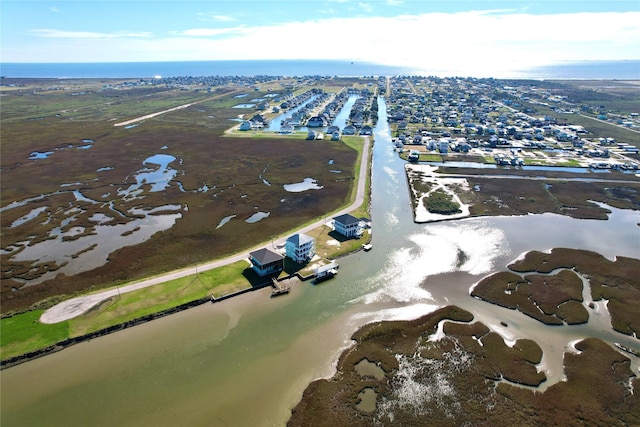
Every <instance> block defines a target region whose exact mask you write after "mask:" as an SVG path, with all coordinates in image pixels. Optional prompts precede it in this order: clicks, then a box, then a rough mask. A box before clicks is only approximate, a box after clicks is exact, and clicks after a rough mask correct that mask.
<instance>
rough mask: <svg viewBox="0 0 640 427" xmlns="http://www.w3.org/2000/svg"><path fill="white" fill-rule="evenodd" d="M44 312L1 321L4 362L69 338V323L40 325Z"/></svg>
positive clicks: (0, 352) (35, 312) (30, 313)
mask: <svg viewBox="0 0 640 427" xmlns="http://www.w3.org/2000/svg"><path fill="white" fill-rule="evenodd" d="M43 312H44V310H33V311H29V312H27V313H22V314H19V315H17V316H13V317H7V318H4V319H0V330H1V331H2V333H1V334H0V346H1V347H0V355H1V356H0V358H1V359H2V360H5V359H8V358H11V357H13V356H18V355H21V354H24V353H27V352H30V351H35V350H39V349H41V348H44V347H47V346H50V345H53V344H55V343H57V342H60V341H62V340H63V339H65V338H68V337H69V322H61V323H56V324H54V325H45V324H43V323H40V316H41V315H42V313H43Z"/></svg>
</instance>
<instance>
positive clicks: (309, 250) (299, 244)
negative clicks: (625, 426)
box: [284, 233, 316, 264]
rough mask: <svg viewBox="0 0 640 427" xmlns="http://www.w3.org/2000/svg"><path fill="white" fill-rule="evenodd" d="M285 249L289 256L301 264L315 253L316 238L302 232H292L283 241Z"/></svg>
mask: <svg viewBox="0 0 640 427" xmlns="http://www.w3.org/2000/svg"><path fill="white" fill-rule="evenodd" d="M284 247H285V251H286V254H287V256H288V257H289V258H291V259H292V260H294V261H295V262H297V263H298V264H303V263H306V262H309V261H310V260H311V259H312V258H313V257H314V255H315V254H316V239H314V238H313V237H310V236H307V235H306V234H303V233H298V234H294V235H293V236H291V237H289V238H288V239H287V241H286V242H285V245H284Z"/></svg>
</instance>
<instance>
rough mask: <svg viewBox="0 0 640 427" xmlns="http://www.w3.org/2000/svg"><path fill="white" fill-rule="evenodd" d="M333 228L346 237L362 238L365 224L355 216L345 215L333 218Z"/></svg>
mask: <svg viewBox="0 0 640 427" xmlns="http://www.w3.org/2000/svg"><path fill="white" fill-rule="evenodd" d="M333 228H334V229H335V230H336V231H337V232H338V233H340V234H342V235H343V236H345V237H360V236H361V235H362V233H363V231H364V222H363V221H361V220H360V219H358V218H356V217H355V216H353V215H349V214H344V215H340V216H337V217H335V218H333Z"/></svg>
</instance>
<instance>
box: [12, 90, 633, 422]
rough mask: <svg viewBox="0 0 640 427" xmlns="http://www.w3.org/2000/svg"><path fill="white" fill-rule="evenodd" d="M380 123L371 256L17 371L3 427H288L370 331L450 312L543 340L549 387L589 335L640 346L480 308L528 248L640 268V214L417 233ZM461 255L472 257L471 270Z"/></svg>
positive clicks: (439, 227) (516, 220)
mask: <svg viewBox="0 0 640 427" xmlns="http://www.w3.org/2000/svg"><path fill="white" fill-rule="evenodd" d="M379 114H380V121H379V123H378V126H377V128H376V129H375V135H376V141H375V146H374V156H373V171H372V174H373V176H372V212H371V217H372V220H373V229H372V230H373V242H372V243H373V249H372V250H371V251H370V252H359V253H357V254H354V255H352V256H349V257H346V258H343V259H341V260H340V261H339V262H340V274H338V276H336V277H335V278H334V279H332V280H330V281H327V282H324V283H322V284H320V285H312V284H311V283H309V282H305V283H302V284H300V285H299V286H294V287H293V288H292V290H291V293H290V294H288V295H286V296H283V297H279V298H269V291H268V290H264V292H263V291H257V292H252V293H249V294H245V295H242V296H239V297H236V298H232V299H230V300H227V301H224V302H222V303H218V304H206V305H204V306H200V307H197V308H194V309H191V310H187V311H184V312H181V313H178V314H175V315H172V316H168V317H165V318H163V319H159V320H155V321H153V322H150V323H147V324H144V325H141V326H136V327H134V328H131V329H128V330H125V331H122V332H118V333H114V334H112V335H109V336H106V337H102V338H99V339H95V340H92V341H91V342H87V343H83V344H79V345H75V346H72V347H70V348H67V349H65V350H63V351H60V352H58V353H55V354H52V355H49V356H46V357H43V358H40V359H37V360H34V361H31V362H28V363H25V364H22V365H18V366H16V367H13V368H9V369H6V370H4V371H2V372H0V375H1V384H2V402H1V416H2V425H3V427H8V426H25V425H49V426H58V425H60V426H62V425H64V426H71V425H91V426H113V425H118V426H146V425H154V426H160V425H190V426H198V425H201V426H282V425H284V424H285V423H286V420H287V419H288V418H289V415H290V410H291V408H292V407H293V406H294V405H295V404H296V403H297V402H298V400H299V399H300V397H301V396H302V392H303V391H304V389H305V387H306V386H307V384H308V383H309V382H310V381H312V380H314V379H316V378H319V377H326V376H330V375H332V371H333V369H334V363H335V361H336V359H337V357H338V355H339V354H340V353H341V351H342V350H344V349H345V348H346V347H348V346H349V345H350V336H351V334H352V333H353V332H354V331H355V330H356V329H357V328H358V327H360V326H361V325H363V324H365V323H368V322H371V321H374V320H382V319H409V318H414V317H417V316H420V315H423V314H426V313H428V312H429V311H431V310H433V309H434V308H435V307H437V306H441V305H445V304H457V305H459V306H460V307H462V308H465V309H467V310H469V311H471V312H472V313H473V314H474V315H475V316H476V318H477V319H478V320H481V321H483V322H485V323H486V324H487V325H488V326H489V327H490V328H492V329H493V330H495V331H497V332H499V333H501V334H502V335H503V336H504V337H505V338H507V339H508V340H514V339H517V338H520V337H525V336H526V337H529V338H532V339H534V340H536V341H537V342H538V343H539V344H540V345H541V346H542V348H543V350H544V353H545V356H544V359H543V366H542V367H541V368H542V369H544V370H545V373H546V374H547V377H548V378H549V379H550V380H549V382H550V383H551V382H555V381H558V380H560V379H562V378H563V372H562V354H563V352H564V351H565V350H567V349H568V348H569V347H570V343H572V342H574V341H576V340H579V339H581V338H583V337H585V336H596V337H599V338H602V339H605V340H607V341H608V342H613V341H617V342H620V343H622V344H624V345H627V346H629V347H632V348H636V349H637V348H638V347H640V346H639V345H638V341H637V340H635V339H632V338H630V337H626V336H624V335H620V334H617V333H615V332H613V331H612V330H611V329H610V328H603V327H602V324H601V322H598V319H597V317H598V314H597V313H593V312H590V314H591V317H592V318H593V320H592V321H590V322H589V323H588V324H586V325H581V326H565V327H547V326H543V325H542V324H540V323H538V322H536V321H535V320H532V319H531V318H529V317H527V316H525V315H522V314H521V313H518V312H515V311H511V310H507V309H503V308H500V307H497V306H494V305H491V304H488V303H485V302H482V301H479V300H476V299H473V298H471V297H470V296H469V289H470V288H471V287H472V286H473V284H474V283H476V282H477V281H478V280H479V279H480V278H481V277H483V276H484V275H486V274H488V273H490V272H492V271H495V270H499V269H504V268H505V266H506V265H507V264H508V263H509V262H510V261H512V260H514V259H515V258H517V257H518V256H520V255H521V254H522V253H524V252H526V251H529V250H548V249H551V248H553V247H573V248H583V249H588V250H593V251H596V252H599V253H601V254H603V255H604V256H606V257H608V258H610V259H613V258H614V257H615V256H617V255H623V256H631V257H635V258H637V257H640V246H639V245H640V243H639V242H640V227H638V225H637V224H639V223H640V212H636V211H623V210H618V209H612V214H611V215H610V219H609V220H608V221H595V220H576V219H572V218H569V217H563V216H559V215H551V214H544V215H528V216H520V217H497V218H475V219H464V220H457V221H450V222H440V223H432V224H415V223H413V214H412V210H411V206H410V201H409V195H408V190H407V185H406V178H405V176H404V170H403V165H404V162H403V161H401V160H400V159H399V158H398V157H397V153H394V152H393V150H392V145H391V142H390V134H389V130H388V127H387V124H386V108H385V106H384V104H383V103H381V105H380V109H379ZM459 251H463V252H465V254H466V255H467V257H466V260H465V261H464V263H463V264H462V265H458V264H459V257H458V254H459ZM500 321H504V322H506V323H507V324H508V325H509V327H508V328H504V327H503V326H501V324H500ZM634 369H637V364H636V365H635V367H634Z"/></svg>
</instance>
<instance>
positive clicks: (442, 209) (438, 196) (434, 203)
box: [422, 190, 462, 215]
mask: <svg viewBox="0 0 640 427" xmlns="http://www.w3.org/2000/svg"><path fill="white" fill-rule="evenodd" d="M422 203H424V206H425V208H427V210H428V211H429V212H431V213H437V214H442V215H451V214H456V213H460V212H462V211H461V210H460V205H459V204H457V203H456V202H454V201H453V198H452V196H451V195H450V194H446V193H444V192H443V191H442V190H436V191H433V192H431V193H429V194H428V195H427V196H426V197H424V198H423V199H422Z"/></svg>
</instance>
